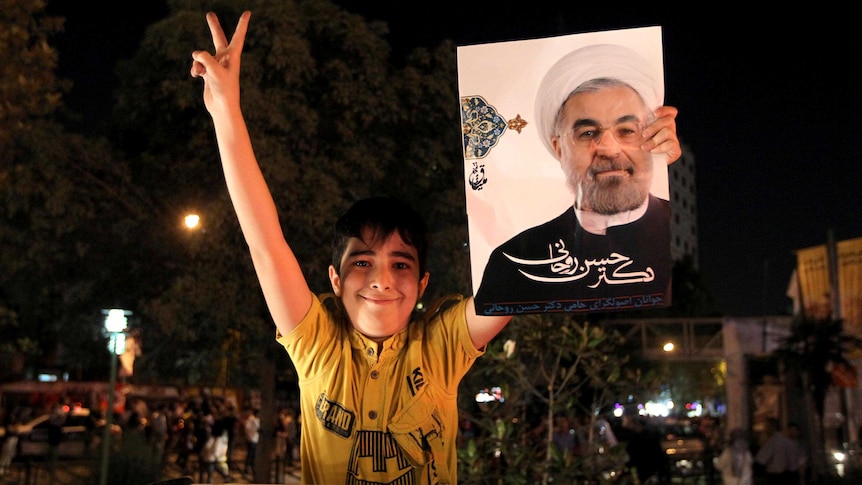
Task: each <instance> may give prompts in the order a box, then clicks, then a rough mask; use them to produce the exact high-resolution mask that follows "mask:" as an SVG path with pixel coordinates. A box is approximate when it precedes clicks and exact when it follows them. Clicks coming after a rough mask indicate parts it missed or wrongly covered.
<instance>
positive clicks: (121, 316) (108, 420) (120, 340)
mask: <svg viewBox="0 0 862 485" xmlns="http://www.w3.org/2000/svg"><path fill="white" fill-rule="evenodd" d="M102 313H103V314H104V315H105V332H107V333H108V337H109V341H108V350H110V351H111V373H110V378H109V379H108V409H106V410H105V433H104V438H103V439H102V470H101V473H100V474H99V484H100V485H106V484H107V483H108V461H109V459H110V452H111V428H112V427H113V419H114V387H116V385H117V356H119V355H122V354H123V352H125V351H126V334H125V333H123V332H124V331H125V330H126V327H127V326H128V322H129V321H128V319H127V318H126V316H127V315H131V314H132V312H130V311H127V310H121V309H118V308H112V309H110V310H102Z"/></svg>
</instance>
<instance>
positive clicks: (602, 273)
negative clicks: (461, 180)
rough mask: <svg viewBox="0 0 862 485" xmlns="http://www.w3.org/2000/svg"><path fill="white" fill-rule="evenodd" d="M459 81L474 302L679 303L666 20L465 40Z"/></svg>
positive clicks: (512, 308)
mask: <svg viewBox="0 0 862 485" xmlns="http://www.w3.org/2000/svg"><path fill="white" fill-rule="evenodd" d="M458 81H459V94H460V97H461V117H462V129H463V134H464V137H463V138H464V161H465V185H466V193H467V215H468V224H469V231H470V251H471V265H472V273H473V289H474V295H475V301H476V312H477V313H478V314H480V315H482V314H484V315H506V314H519V313H544V312H590V311H610V310H621V309H627V308H648V307H661V306H666V305H668V304H670V282H671V278H670V277H671V261H670V229H669V217H670V214H669V211H670V209H669V203H668V183H667V166H666V164H667V162H666V158H665V157H664V156H663V154H655V153H651V152H650V151H648V150H644V149H643V147H642V145H643V143H644V142H645V141H646V139H645V138H644V136H643V134H644V132H645V130H646V131H647V132H650V131H651V130H650V128H652V127H651V126H650V125H651V123H653V122H655V120H656V110H658V109H660V107H661V105H662V103H663V98H664V82H663V75H662V51H661V29H660V28H658V27H650V28H641V29H629V30H620V31H609V32H595V33H589V34H577V35H569V36H561V37H554V38H546V39H535V40H526V41H514V42H502V43H495V44H485V45H475V46H464V47H459V48H458ZM656 123H658V122H656ZM674 137H675V133H674ZM674 140H675V138H674Z"/></svg>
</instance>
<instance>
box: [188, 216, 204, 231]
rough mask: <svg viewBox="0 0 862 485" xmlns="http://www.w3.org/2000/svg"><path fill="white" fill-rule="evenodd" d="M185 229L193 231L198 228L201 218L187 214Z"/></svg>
mask: <svg viewBox="0 0 862 485" xmlns="http://www.w3.org/2000/svg"><path fill="white" fill-rule="evenodd" d="M185 223H186V227H188V228H189V229H194V228H196V227H198V224H200V223H201V216H199V215H197V214H189V215H187V216H186V218H185Z"/></svg>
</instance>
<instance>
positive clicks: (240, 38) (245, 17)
mask: <svg viewBox="0 0 862 485" xmlns="http://www.w3.org/2000/svg"><path fill="white" fill-rule="evenodd" d="M250 18H251V12H250V11H248V10H246V11H245V12H243V13H242V15H240V16H239V21H238V22H237V24H236V31H234V33H233V37H231V39H230V43H231V46H232V47H235V48H236V49H237V50H238V51H242V47H243V45H244V44H245V34H246V32H248V21H249V19H250Z"/></svg>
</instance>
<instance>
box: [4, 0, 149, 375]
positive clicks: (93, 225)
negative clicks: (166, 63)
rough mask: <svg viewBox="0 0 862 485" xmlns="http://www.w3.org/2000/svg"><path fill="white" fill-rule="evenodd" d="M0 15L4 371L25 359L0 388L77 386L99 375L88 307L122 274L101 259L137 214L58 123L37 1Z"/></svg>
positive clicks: (114, 261)
mask: <svg viewBox="0 0 862 485" xmlns="http://www.w3.org/2000/svg"><path fill="white" fill-rule="evenodd" d="M0 7H2V8H0V32H2V34H0V61H2V67H0V72H2V75H0V121H2V123H0V126H2V129H0V198H2V207H3V208H4V212H3V217H2V218H0V294H2V295H3V298H2V300H0V305H3V306H4V311H5V312H6V313H7V314H9V315H14V316H15V319H14V322H16V325H14V326H13V327H7V328H12V329H13V331H12V334H11V335H10V337H11V338H10V339H9V341H16V342H21V344H19V345H18V346H17V349H13V351H15V352H17V351H24V353H23V354H18V356H17V357H15V359H16V360H18V359H19V358H20V357H21V356H25V357H26V359H28V362H27V364H26V365H25V366H17V367H16V368H15V369H14V372H12V373H11V374H10V375H8V376H4V377H6V378H12V377H16V376H19V375H21V373H22V372H23V370H24V369H25V368H26V367H36V366H39V367H48V368H55V369H56V368H59V367H60V365H61V362H63V361H65V362H67V363H68V368H67V369H69V370H71V371H72V372H73V376H75V377H78V378H88V377H90V376H89V375H88V372H94V373H99V370H100V369H106V368H107V359H97V358H96V357H97V356H100V355H104V354H105V353H106V351H107V350H106V346H105V345H104V339H103V338H102V336H101V335H100V334H99V332H98V329H97V328H93V322H101V319H100V318H99V309H100V307H97V308H96V309H94V308H93V306H94V305H98V304H99V303H98V302H101V304H102V305H109V304H111V303H112V302H113V301H116V300H117V299H118V298H119V296H118V295H121V294H122V290H123V289H124V285H122V284H118V283H117V281H119V280H121V277H119V276H117V275H123V274H125V271H124V269H125V267H126V263H125V262H124V261H120V259H119V258H118V257H114V256H120V255H122V254H124V252H123V251H117V252H113V251H112V249H113V247H114V245H118V246H121V247H122V245H123V243H124V242H130V241H129V240H128V239H126V238H124V236H125V232H124V231H123V228H124V227H126V226H128V225H130V224H129V222H128V221H130V219H131V220H133V216H134V215H137V213H136V211H135V210H134V209H133V208H131V207H130V205H129V204H128V198H127V197H126V193H128V192H129V190H127V189H129V187H127V186H124V182H125V181H126V180H127V179H128V178H127V177H126V173H125V165H124V164H123V163H122V162H121V161H117V160H113V159H112V156H111V152H110V148H109V145H108V144H107V143H106V142H105V141H104V140H93V139H85V138H84V137H82V136H79V135H75V134H72V133H69V132H67V131H65V130H64V128H63V127H62V125H61V124H60V122H59V120H61V119H62V117H63V115H64V114H65V112H64V105H63V103H62V96H63V94H64V93H65V92H66V90H67V88H68V86H69V83H68V82H67V81H64V80H61V79H58V78H57V77H56V75H55V69H56V65H57V52H56V51H55V50H54V49H53V48H52V47H51V46H50V43H49V40H50V38H51V37H52V36H53V35H54V34H56V33H57V32H59V31H60V30H61V29H62V19H59V18H54V17H49V16H47V15H46V14H45V12H44V2H42V1H33V0H5V1H3V2H2V5H0ZM114 290H116V291H114ZM82 323H83V324H84V325H82ZM70 329H80V330H79V331H70ZM4 335H5V334H4ZM27 342H29V343H27ZM33 342H36V343H35V344H32V343H33ZM36 349H39V350H40V352H36ZM68 349H74V350H75V351H74V352H70V351H68ZM97 349H100V350H101V353H100V352H99V351H97ZM4 360H5V359H4ZM102 373H104V372H102Z"/></svg>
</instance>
